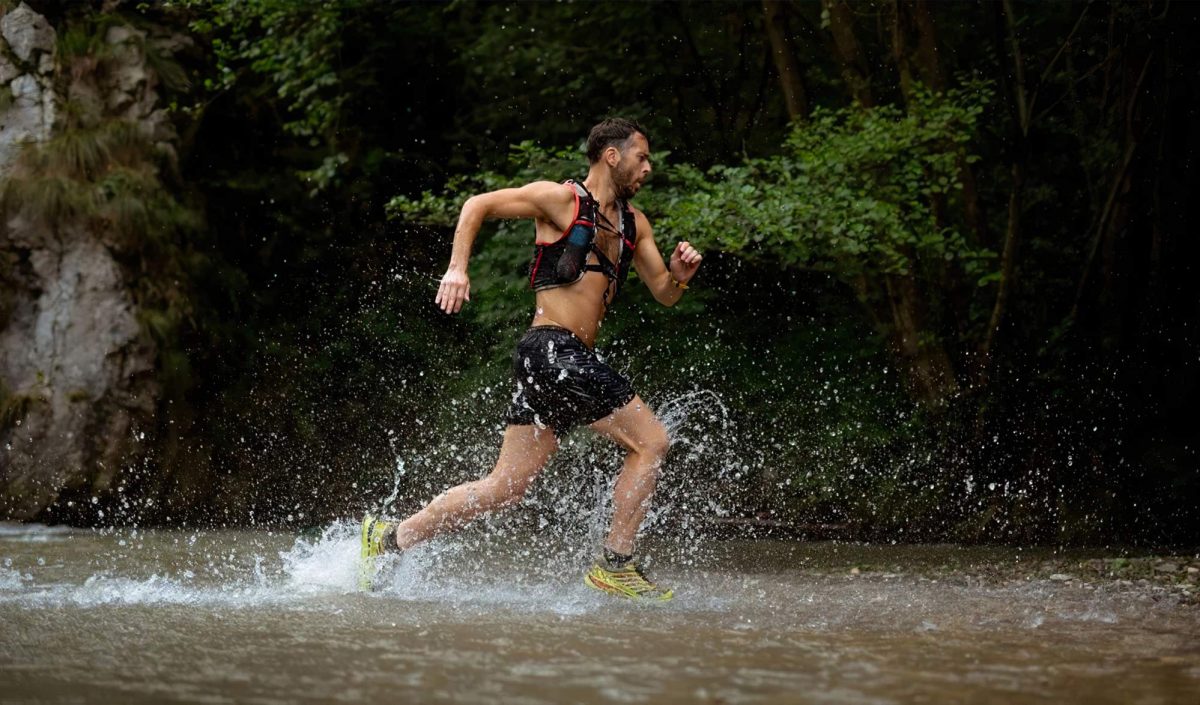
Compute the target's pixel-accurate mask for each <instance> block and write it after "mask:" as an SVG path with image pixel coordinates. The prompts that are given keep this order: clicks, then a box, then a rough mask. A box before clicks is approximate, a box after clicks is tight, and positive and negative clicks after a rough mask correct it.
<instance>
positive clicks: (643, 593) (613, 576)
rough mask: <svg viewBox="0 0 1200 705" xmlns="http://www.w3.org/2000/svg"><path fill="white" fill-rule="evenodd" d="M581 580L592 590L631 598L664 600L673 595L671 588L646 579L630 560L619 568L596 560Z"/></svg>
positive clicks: (654, 600) (653, 600)
mask: <svg viewBox="0 0 1200 705" xmlns="http://www.w3.org/2000/svg"><path fill="white" fill-rule="evenodd" d="M583 582H584V584H585V585H587V586H588V587H590V588H592V589H593V590H599V591H600V592H607V593H608V594H610V595H616V596H617V597H624V598H628V599H631V600H649V601H652V602H666V601H667V600H669V599H671V598H672V597H674V596H675V592H674V591H673V590H671V589H669V588H663V587H659V586H657V585H655V584H654V583H652V582H650V581H649V580H647V579H646V576H645V574H644V573H642V570H641V568H638V567H637V566H636V565H634V564H633V563H632V562H630V563H626V564H625V565H623V566H621V567H620V568H608V567H605V566H604V565H603V563H602V562H600V561H597V562H596V564H595V565H593V566H592V569H591V570H589V571H588V574H587V575H586V576H584V578H583Z"/></svg>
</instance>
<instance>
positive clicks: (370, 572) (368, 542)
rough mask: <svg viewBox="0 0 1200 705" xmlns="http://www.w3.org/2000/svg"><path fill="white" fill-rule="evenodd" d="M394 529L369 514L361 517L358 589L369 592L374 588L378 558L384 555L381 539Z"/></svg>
mask: <svg viewBox="0 0 1200 705" xmlns="http://www.w3.org/2000/svg"><path fill="white" fill-rule="evenodd" d="M395 527H396V525H395V524H393V523H391V522H387V521H384V520H382V519H379V518H377V517H375V516H373V515H371V514H366V515H364V516H363V520H362V536H361V544H360V546H359V552H358V559H359V560H358V589H359V590H364V591H366V590H371V589H373V588H374V582H375V572H376V570H377V569H378V563H379V560H378V559H379V557H380V556H382V555H383V554H384V553H386V551H387V549H386V548H384V545H383V539H384V537H385V536H387V533H388V531H391V530H392V529H394V528H395Z"/></svg>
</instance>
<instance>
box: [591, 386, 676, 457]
mask: <svg viewBox="0 0 1200 705" xmlns="http://www.w3.org/2000/svg"><path fill="white" fill-rule="evenodd" d="M591 428H592V430H594V431H596V432H597V433H599V434H601V435H603V436H607V437H608V438H611V439H613V440H614V441H616V442H617V443H618V444H620V445H621V446H623V447H624V448H625V449H626V450H632V451H641V450H643V449H646V448H655V449H659V448H661V447H662V446H664V445H665V444H666V443H667V429H666V427H665V426H663V423H662V421H660V420H659V419H658V417H657V416H655V415H654V410H653V409H651V408H650V405H649V404H647V403H646V402H644V401H642V398H641V396H639V395H636V394H635V395H634V397H633V400H632V401H630V402H629V403H628V404H626V405H625V406H623V407H621V408H620V409H617V410H616V411H614V412H612V413H611V414H609V415H608V416H605V417H604V418H602V419H600V420H599V421H596V422H594V423H592V424H591Z"/></svg>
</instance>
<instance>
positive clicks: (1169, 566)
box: [1154, 561, 1179, 573]
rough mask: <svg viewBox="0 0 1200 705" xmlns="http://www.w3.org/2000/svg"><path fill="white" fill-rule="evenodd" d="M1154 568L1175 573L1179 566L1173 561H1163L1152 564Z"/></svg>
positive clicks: (1162, 571)
mask: <svg viewBox="0 0 1200 705" xmlns="http://www.w3.org/2000/svg"><path fill="white" fill-rule="evenodd" d="M1154 570H1156V571H1158V572H1159V573H1177V572H1179V566H1178V565H1176V564H1174V563H1168V562H1166V561H1163V562H1162V563H1158V564H1156V565H1155V566H1154Z"/></svg>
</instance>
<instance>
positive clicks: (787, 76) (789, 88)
mask: <svg viewBox="0 0 1200 705" xmlns="http://www.w3.org/2000/svg"><path fill="white" fill-rule="evenodd" d="M763 24H764V25H765V28H766V31H767V39H768V40H770V42H771V58H772V59H774V61H775V70H776V72H778V74H779V86H780V88H781V89H782V90H783V102H784V104H785V105H786V106H787V111H788V118H789V119H790V120H791V121H792V122H796V121H803V120H805V119H806V118H807V117H808V98H807V93H806V91H805V90H804V76H803V73H802V70H801V68H800V61H799V60H797V58H796V50H795V48H794V47H793V46H792V42H791V40H790V39H789V32H788V29H787V18H786V16H785V15H784V4H783V3H782V2H780V0H763Z"/></svg>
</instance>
